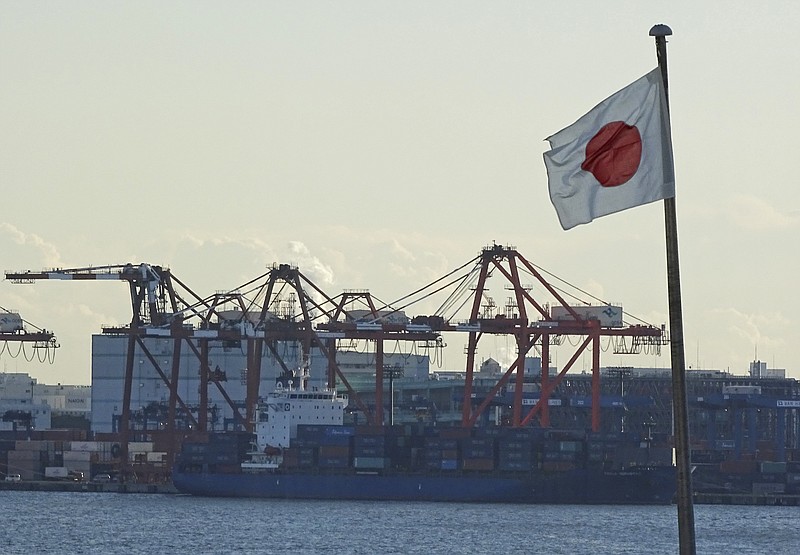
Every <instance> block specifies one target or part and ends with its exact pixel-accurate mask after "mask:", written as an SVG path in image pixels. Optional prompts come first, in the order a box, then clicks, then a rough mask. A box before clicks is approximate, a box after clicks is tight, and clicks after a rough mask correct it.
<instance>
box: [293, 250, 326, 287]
mask: <svg viewBox="0 0 800 555" xmlns="http://www.w3.org/2000/svg"><path fill="white" fill-rule="evenodd" d="M289 254H290V255H291V256H292V257H293V261H294V262H293V263H294V264H296V265H297V267H298V268H299V269H300V271H301V272H302V273H303V275H305V276H306V277H308V279H310V280H311V281H313V282H314V283H318V284H325V285H332V284H333V281H334V274H333V269H332V268H331V267H330V266H329V265H327V264H325V263H324V262H323V261H322V260H320V259H319V258H318V257H317V256H314V255H313V254H311V250H310V249H309V248H308V247H307V246H306V245H305V244H304V243H302V242H300V241H289Z"/></svg>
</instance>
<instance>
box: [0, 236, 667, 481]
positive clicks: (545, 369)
mask: <svg viewBox="0 0 800 555" xmlns="http://www.w3.org/2000/svg"><path fill="white" fill-rule="evenodd" d="M470 266H471V268H470ZM468 268H469V269H468ZM465 269H468V271H467V273H466V274H465V275H464V276H456V274H457V273H458V272H460V271H462V270H465ZM494 274H500V275H501V276H502V277H503V278H505V282H506V288H507V289H508V290H509V291H510V292H511V297H510V302H509V305H508V306H507V310H506V313H505V314H502V315H497V316H493V315H492V312H493V309H494V308H495V307H494V302H493V301H492V300H491V298H490V297H489V296H488V291H489V288H488V287H489V283H488V282H489V278H490V277H491V276H492V275H494ZM521 274H526V275H529V276H532V278H534V279H535V281H536V282H538V284H539V286H538V287H539V288H540V289H541V290H542V291H543V296H544V298H534V296H533V295H532V294H531V292H530V291H531V289H532V288H531V287H529V286H526V285H523V284H522V281H521ZM454 276H455V277H454ZM6 278H7V279H8V280H10V281H13V282H17V283H31V282H33V281H35V280H42V279H58V280H73V281H88V280H97V281H99V280H121V281H126V282H128V285H129V290H130V298H131V308H132V314H131V321H130V323H129V324H128V325H125V326H116V327H111V326H109V327H104V328H103V333H104V334H111V335H126V336H127V337H128V343H127V354H126V358H125V361H126V362H125V373H124V391H123V403H122V405H123V406H122V415H121V420H120V430H119V434H120V437H119V440H120V447H121V451H120V458H121V460H122V464H123V473H124V471H125V468H124V465H126V464H127V461H128V455H127V449H128V439H129V437H130V431H131V430H130V417H131V407H130V405H131V393H132V382H133V374H134V372H133V369H134V361H135V358H136V355H135V353H136V349H137V348H138V349H140V351H141V352H142V353H143V354H144V356H145V357H146V358H147V359H148V360H149V361H150V362H151V364H152V365H153V367H154V368H155V370H156V372H157V373H158V375H159V376H160V378H161V380H162V381H163V382H164V384H165V385H166V386H167V387H168V388H169V401H168V409H167V410H168V417H167V422H166V429H165V430H164V431H165V433H166V434H167V437H168V441H169V445H170V448H169V450H168V461H167V462H168V466H169V467H171V463H172V461H173V458H174V454H175V452H177V449H178V448H179V444H180V442H181V441H182V440H183V439H184V438H185V437H186V436H187V433H188V431H187V430H185V429H178V428H177V424H176V421H177V415H178V411H180V412H181V414H182V415H185V416H186V418H187V419H188V421H189V424H190V427H191V429H192V431H200V432H203V431H206V430H208V418H207V417H208V413H209V406H208V389H209V387H211V386H213V387H216V388H217V389H218V390H219V392H220V394H221V395H222V396H223V398H224V399H225V400H226V402H227V403H228V405H229V406H230V407H231V409H232V411H233V414H234V417H235V419H236V421H237V422H238V423H239V426H240V427H241V428H242V429H245V430H248V431H252V429H253V423H254V419H255V416H256V409H257V403H258V399H259V387H260V384H261V361H262V354H263V353H264V352H265V351H267V350H268V351H269V352H270V353H271V354H272V355H273V356H274V358H275V359H276V361H277V362H278V364H279V365H280V366H281V368H282V369H283V370H284V371H285V372H289V371H290V370H291V369H290V368H289V367H288V365H287V363H286V362H285V361H284V360H283V358H282V357H281V355H280V353H279V350H278V349H277V348H276V347H277V345H278V344H279V343H280V342H286V341H292V342H297V343H299V344H300V345H301V351H302V362H301V366H302V367H304V368H305V367H307V365H308V362H309V358H310V355H311V352H312V350H313V349H317V350H318V351H319V352H320V353H321V354H322V355H323V356H324V357H325V358H326V360H327V384H328V386H329V387H332V388H333V387H336V385H337V383H341V384H342V385H343V386H344V388H346V389H347V391H348V393H349V395H350V399H351V401H352V403H353V404H354V405H355V406H356V407H358V409H359V410H361V411H362V412H363V413H364V415H365V416H366V418H367V421H368V422H369V423H370V424H373V425H382V424H383V423H384V416H383V389H384V377H385V373H386V369H385V368H384V343H385V342H386V341H397V342H400V341H404V342H414V343H417V344H420V343H421V344H423V345H425V346H426V347H435V348H441V347H442V346H443V341H442V334H443V333H451V332H452V333H459V334H463V333H466V334H467V348H466V368H465V386H464V398H463V404H462V411H463V412H462V426H466V427H469V426H473V425H475V423H476V422H477V419H478V417H479V416H480V415H481V414H482V413H483V412H484V411H485V410H486V409H487V407H488V406H489V405H490V404H491V402H492V400H493V399H494V398H495V397H496V396H497V394H498V392H500V391H501V389H502V388H503V387H504V386H505V385H506V384H508V383H509V382H510V380H511V377H512V375H513V376H514V383H515V389H514V400H513V405H512V419H511V425H513V426H525V425H528V424H529V423H530V422H531V420H532V419H533V418H534V417H538V418H539V422H540V424H541V425H542V426H548V425H549V417H548V410H547V407H548V399H549V396H550V394H551V393H553V391H554V390H555V388H556V387H557V386H558V385H559V383H560V382H561V380H562V379H563V378H564V375H565V374H566V373H567V372H568V371H569V370H570V368H572V366H573V365H574V363H575V361H576V360H577V359H578V358H579V356H580V355H581V354H582V353H583V351H584V350H585V349H587V348H591V352H592V376H593V382H592V384H593V388H592V391H593V393H592V428H593V429H595V430H599V426H600V402H599V399H600V373H599V369H600V350H601V349H600V339H601V338H602V337H608V338H610V339H611V340H612V341H613V342H614V352H616V353H637V352H639V351H640V350H641V349H642V348H643V347H647V348H653V349H659V348H660V345H662V344H664V343H665V342H666V337H665V332H664V330H663V328H657V327H654V326H650V325H631V326H624V325H623V324H622V309H621V307H614V306H611V305H601V306H595V307H591V308H592V309H593V310H591V311H587V309H586V307H582V306H574V305H571V304H569V303H568V302H567V301H566V300H565V298H564V296H563V295H562V294H560V293H559V291H558V290H557V289H556V288H555V287H554V286H553V285H551V284H550V283H548V282H547V281H546V280H545V279H544V277H543V276H542V273H541V272H540V271H539V270H538V269H537V268H536V267H535V266H534V265H533V264H531V263H530V262H529V261H527V260H526V259H525V258H524V257H523V256H522V255H520V254H519V253H518V252H517V251H516V250H515V249H514V248H513V247H502V246H499V245H493V246H491V247H486V248H484V249H483V250H482V251H481V253H480V254H479V255H478V256H477V257H475V258H473V259H472V260H470V261H469V262H467V263H466V264H464V265H462V266H461V267H460V268H458V269H456V270H454V271H453V272H451V273H449V274H447V275H446V276H444V277H442V278H440V279H438V280H436V281H434V282H433V283H431V284H429V285H428V286H425V287H423V288H420V289H418V290H416V291H414V292H413V293H411V294H409V295H406V296H404V297H402V298H401V299H399V300H398V301H396V302H394V303H391V304H376V303H375V298H374V297H373V296H371V295H370V294H369V292H368V291H352V290H350V291H345V292H343V293H342V294H341V295H339V296H337V297H330V296H329V295H328V294H327V293H325V292H324V291H323V290H322V289H321V288H319V287H318V286H317V285H316V284H314V283H313V282H312V281H311V280H310V279H308V278H307V277H306V276H305V275H304V274H303V273H302V272H300V270H299V269H298V268H296V267H294V266H291V265H288V264H276V265H274V266H273V267H272V268H270V269H269V270H268V271H267V272H266V273H265V274H263V275H261V276H258V277H257V278H254V279H252V280H250V281H248V282H247V283H245V284H243V285H241V286H239V287H238V288H236V289H234V290H232V291H231V292H227V293H215V294H213V295H210V296H207V297H201V296H199V295H197V294H196V293H194V292H193V291H192V290H191V289H189V288H188V287H187V286H186V285H185V284H184V283H183V282H182V281H180V280H179V279H178V278H177V277H175V276H174V275H173V274H172V273H171V272H170V270H169V269H167V268H164V267H161V266H153V265H149V264H138V265H134V264H124V265H115V266H103V267H86V268H74V269H57V270H52V271H43V272H36V273H34V272H30V271H26V272H20V273H9V272H7V273H6ZM448 280H449V281H448ZM443 292H449V294H448V296H447V298H446V300H445V301H444V302H443V303H442V304H441V306H440V307H439V309H438V310H437V311H436V312H435V313H434V314H432V315H429V316H414V317H411V318H406V316H405V312H404V310H405V309H406V308H407V307H409V306H411V305H413V304H417V303H419V302H421V301H426V302H427V301H428V299H429V298H432V297H433V296H435V295H439V294H442V293H443ZM482 303H483V304H482ZM356 304H359V306H362V307H364V308H363V309H362V310H355V309H353V308H352V307H353V305H356ZM468 304H469V306H470V307H471V308H470V311H469V314H468V315H467V317H466V318H461V319H458V318H457V313H458V312H459V311H460V310H461V309H462V308H463V307H465V306H467V305H468ZM231 307H233V310H231ZM481 308H483V311H482V310H481ZM604 313H606V314H605V315H604ZM606 320H607V322H606ZM486 335H507V336H512V337H514V340H515V343H516V351H517V356H516V360H515V362H514V363H513V364H512V365H511V366H510V367H509V368H508V370H507V371H505V372H504V373H503V375H502V376H501V377H500V379H499V380H498V381H497V383H496V384H495V385H494V387H492V388H491V390H490V391H489V392H488V394H486V395H485V397H484V398H483V400H482V401H481V402H477V397H476V396H475V395H474V393H475V391H474V388H473V385H474V368H475V362H476V356H477V351H478V345H479V342H480V340H481V339H482V338H483V337H484V336H486ZM567 336H579V337H580V338H581V339H580V340H579V343H578V346H577V348H576V350H575V352H574V354H573V355H572V356H571V358H570V360H569V362H568V363H567V364H566V365H564V367H563V368H562V369H561V370H560V371H559V373H558V374H557V375H555V376H552V377H551V376H550V375H549V359H550V346H551V345H556V344H561V342H562V340H563V338H564V337H567ZM152 337H157V338H162V339H170V340H172V345H173V346H172V362H171V367H170V368H162V367H161V365H159V362H158V360H157V358H156V357H155V356H154V355H153V354H152V353H151V352H150V351H149V349H148V347H147V345H146V343H145V341H144V339H145V338H152ZM352 341H366V342H368V343H374V352H375V405H374V410H371V409H370V407H368V406H367V405H366V404H365V403H364V402H363V401H362V399H361V398H360V396H359V394H358V392H357V391H355V389H354V388H353V387H351V385H350V383H349V382H348V380H347V377H346V376H345V374H344V373H343V372H342V370H341V369H340V368H339V366H338V364H337V361H336V353H337V347H338V345H339V342H352ZM215 342H217V343H222V342H241V343H242V344H244V345H246V350H245V352H246V361H247V363H246V366H247V368H246V399H245V406H244V413H242V412H241V410H240V407H239V406H238V405H237V403H236V402H235V401H234V400H233V399H231V397H230V395H228V393H227V392H226V391H225V386H224V382H225V376H224V374H223V373H221V372H219V371H218V370H213V371H212V370H211V364H210V362H209V345H210V344H211V343H215ZM183 348H187V349H188V350H189V351H191V352H192V353H193V354H194V356H195V357H196V359H197V360H198V361H199V378H200V389H199V399H200V402H199V406H198V407H197V409H196V414H197V416H195V415H194V412H193V410H192V408H191V407H190V406H189V404H188V403H187V402H186V401H185V400H184V399H182V398H181V396H180V395H179V391H178V381H179V378H180V370H181V364H180V363H181V353H182V349H183ZM533 349H537V350H538V351H539V352H540V354H541V357H542V361H543V362H542V378H541V386H542V389H541V395H540V398H539V400H538V401H537V402H536V404H535V405H534V406H533V407H532V408H530V409H527V407H526V406H524V405H523V387H522V385H523V381H524V372H523V370H524V361H525V357H526V355H528V354H529V353H530V352H531V351H532V350H533ZM301 379H302V378H301Z"/></svg>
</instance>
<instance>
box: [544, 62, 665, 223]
mask: <svg viewBox="0 0 800 555" xmlns="http://www.w3.org/2000/svg"><path fill="white" fill-rule="evenodd" d="M670 136H671V134H670V128H669V116H668V114H667V101H666V94H665V92H664V83H663V80H662V78H661V70H660V69H659V68H656V69H654V70H653V71H651V72H650V73H648V74H647V75H645V76H644V77H642V78H640V79H638V80H636V81H634V82H633V83H631V84H630V85H628V86H627V87H625V88H624V89H622V90H621V91H619V92H616V93H614V94H613V95H611V96H609V97H608V98H606V99H605V100H604V101H602V102H601V103H600V104H598V105H597V106H595V107H594V108H592V110H591V111H590V112H589V113H588V114H586V115H585V116H583V117H582V118H580V119H579V120H578V121H576V122H575V123H573V124H572V125H570V126H569V127H567V128H565V129H562V130H561V131H559V132H558V133H556V134H555V135H552V136H550V137H548V138H547V141H549V142H550V147H551V150H549V151H547V152H545V153H544V163H545V166H546V167H547V180H548V186H549V188H550V200H551V201H552V203H553V206H554V207H555V209H556V212H557V213H558V219H559V221H560V222H561V227H563V228H564V229H570V228H572V227H575V226H576V225H580V224H585V223H589V222H591V221H592V220H593V219H595V218H599V217H600V216H605V215H608V214H613V213H614V212H619V211H620V210H625V209H627V208H632V207H634V206H639V205H640V204H647V203H650V202H654V201H657V200H660V199H665V198H670V197H674V196H675V173H674V166H673V160H672V141H671V138H670Z"/></svg>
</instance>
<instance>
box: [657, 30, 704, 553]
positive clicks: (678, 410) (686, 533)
mask: <svg viewBox="0 0 800 555" xmlns="http://www.w3.org/2000/svg"><path fill="white" fill-rule="evenodd" d="M670 35H672V29H670V28H669V27H667V26H666V25H654V26H653V27H652V28H651V29H650V36H651V37H655V41H656V55H657V57H658V66H659V68H661V76H662V77H663V79H664V94H665V96H666V98H667V112H668V113H669V93H668V81H667V39H666V37H668V36H670ZM664 227H665V231H666V243H667V245H666V246H667V295H668V298H669V327H670V352H671V355H672V406H673V410H674V419H675V458H676V464H677V470H678V479H677V486H678V496H677V502H678V538H679V542H680V553H681V555H695V553H696V548H695V535H694V506H693V504H692V474H691V464H690V461H689V418H688V412H689V410H688V406H687V401H686V360H685V356H684V349H683V313H682V310H681V278H680V270H679V266H678V225H677V217H676V215H675V198H674V197H672V198H666V199H664Z"/></svg>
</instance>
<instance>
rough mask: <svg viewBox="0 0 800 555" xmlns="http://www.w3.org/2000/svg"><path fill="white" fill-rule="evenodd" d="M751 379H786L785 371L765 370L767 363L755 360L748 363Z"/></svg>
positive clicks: (777, 369)
mask: <svg viewBox="0 0 800 555" xmlns="http://www.w3.org/2000/svg"><path fill="white" fill-rule="evenodd" d="M750 377H751V378H775V379H779V380H783V379H785V378H786V370H783V369H779V368H767V363H766V362H762V361H760V360H755V361H753V362H751V363H750Z"/></svg>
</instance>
